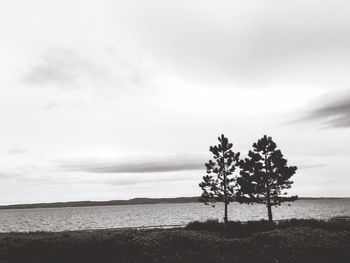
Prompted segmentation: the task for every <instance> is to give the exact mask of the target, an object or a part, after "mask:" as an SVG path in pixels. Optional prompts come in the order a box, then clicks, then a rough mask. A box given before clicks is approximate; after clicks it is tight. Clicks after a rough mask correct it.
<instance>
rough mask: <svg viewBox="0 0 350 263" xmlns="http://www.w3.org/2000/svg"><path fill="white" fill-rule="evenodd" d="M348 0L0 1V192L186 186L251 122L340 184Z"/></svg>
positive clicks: (318, 174)
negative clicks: (224, 140)
mask: <svg viewBox="0 0 350 263" xmlns="http://www.w3.org/2000/svg"><path fill="white" fill-rule="evenodd" d="M349 14H350V3H349V2H348V1H340V0H321V1H320V0H295V1H284V0H265V1H261V0H249V1H247V0H235V1H232V0H217V1H209V0H178V1H165V0H148V1H144V0H128V1H115V0H110V1H108V0H98V1H97V0H96V1H87V0H59V1H58V0H57V1H46V0H31V1H28V0H0V58H1V59H0V70H1V71H0V72H1V74H0V121H1V126H0V127H1V128H0V185H1V191H0V192H1V193H0V203H1V204H11V203H32V202H51V201H69V200H110V199H128V198H133V197H176V196H194V195H200V194H201V190H200V188H199V187H198V184H199V183H200V181H201V178H202V176H203V175H205V169H204V168H205V167H204V162H205V161H207V159H208V158H209V157H210V155H209V151H208V149H209V146H210V145H213V144H216V143H217V136H219V135H220V134H221V133H224V134H225V135H226V136H227V137H228V138H229V140H230V141H232V142H233V143H234V150H236V151H240V152H242V154H243V155H245V154H246V153H247V151H248V150H249V149H250V148H251V145H252V143H253V142H255V141H256V140H257V139H259V138H260V137H262V136H263V135H264V134H267V135H270V136H272V137H273V139H274V140H275V142H276V143H277V145H278V146H279V148H280V149H281V150H282V152H283V153H284V155H285V157H286V158H287V159H288V160H289V164H291V165H296V166H298V167H299V169H298V171H297V174H296V175H295V176H294V182H295V183H294V185H293V187H292V189H291V191H290V193H291V194H297V195H299V196H350V190H349V189H350V188H349V185H350V177H349V176H350V174H349V173H350V168H349V160H350V152H349V150H350V140H349V135H350V129H349V128H350V87H349V85H350V72H349V71H350V16H349Z"/></svg>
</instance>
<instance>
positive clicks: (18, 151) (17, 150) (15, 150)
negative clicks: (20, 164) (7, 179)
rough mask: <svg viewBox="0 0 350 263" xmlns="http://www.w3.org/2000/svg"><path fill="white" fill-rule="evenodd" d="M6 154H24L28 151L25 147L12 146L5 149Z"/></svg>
mask: <svg viewBox="0 0 350 263" xmlns="http://www.w3.org/2000/svg"><path fill="white" fill-rule="evenodd" d="M7 153H8V154H25V153H28V151H27V150H26V149H23V148H18V147H14V148H11V149H9V150H8V151H7Z"/></svg>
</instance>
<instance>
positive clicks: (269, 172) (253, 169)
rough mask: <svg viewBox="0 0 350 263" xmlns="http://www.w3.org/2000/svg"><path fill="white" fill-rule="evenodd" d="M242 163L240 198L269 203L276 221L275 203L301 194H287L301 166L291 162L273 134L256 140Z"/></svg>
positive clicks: (239, 179)
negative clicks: (274, 139) (273, 208)
mask: <svg viewBox="0 0 350 263" xmlns="http://www.w3.org/2000/svg"><path fill="white" fill-rule="evenodd" d="M240 166H241V171H240V175H241V176H240V177H239V178H238V179H237V183H238V185H239V187H240V189H239V191H238V193H237V201H239V202H241V203H262V204H265V205H266V206H267V210H268V218H269V221H272V206H276V207H277V206H279V205H281V203H282V202H286V201H295V200H296V199H297V196H291V197H287V196H286V195H287V192H286V190H287V189H289V188H291V185H292V184H293V181H291V180H290V179H291V177H292V176H293V175H294V174H295V172H296V170H297V167H296V166H288V165H287V160H286V159H285V158H284V157H283V154H282V152H281V151H280V150H278V149H277V145H276V143H275V142H274V141H273V140H272V138H271V137H267V136H266V135H265V136H264V137H263V138H261V139H260V140H258V142H257V143H254V144H253V150H252V151H249V153H248V158H245V159H244V160H242V161H241V162H240Z"/></svg>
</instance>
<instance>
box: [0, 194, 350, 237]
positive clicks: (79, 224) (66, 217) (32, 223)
mask: <svg viewBox="0 0 350 263" xmlns="http://www.w3.org/2000/svg"><path fill="white" fill-rule="evenodd" d="M266 210H267V209H266V207H265V206H263V205H258V204H255V205H243V204H238V203H232V204H230V205H229V219H230V220H242V221H247V220H258V219H266V218H267V216H266V215H267V211H266ZM338 215H345V216H350V199H324V200H299V201H296V202H294V203H291V204H290V206H288V204H282V206H280V207H278V208H274V209H273V216H274V219H288V218H318V219H328V218H330V217H332V216H338ZM209 218H218V219H219V220H222V218H223V204H217V205H216V206H215V207H211V206H206V205H204V204H202V203H187V204H152V205H122V206H99V207H74V208H70V207H68V208H36V209H18V210H0V232H12V231H64V230H83V229H100V228H121V227H141V226H157V225H182V224H187V223H188V222H190V221H193V220H207V219H209Z"/></svg>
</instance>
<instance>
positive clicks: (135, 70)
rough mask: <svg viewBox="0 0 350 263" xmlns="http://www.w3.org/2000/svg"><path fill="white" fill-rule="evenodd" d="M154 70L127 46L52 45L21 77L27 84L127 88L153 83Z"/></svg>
mask: <svg viewBox="0 0 350 263" xmlns="http://www.w3.org/2000/svg"><path fill="white" fill-rule="evenodd" d="M151 75H152V74H151V70H150V69H149V68H147V66H145V65H144V63H143V62H142V61H141V60H140V59H138V58H136V57H135V56H133V55H132V54H131V52H129V51H128V50H127V49H123V48H121V47H118V46H113V47H96V48H91V47H90V48H80V49H77V48H65V47H50V48H47V49H46V51H44V52H43V53H42V54H40V55H39V57H38V60H36V61H34V62H32V65H31V66H29V68H28V69H27V71H26V73H25V74H24V76H23V77H22V79H21V80H22V82H23V83H25V84H28V85H34V86H44V87H48V88H49V87H58V88H60V89H62V88H68V89H69V88H70V89H71V88H82V89H85V90H86V89H88V88H94V89H98V90H99V91H100V92H101V88H113V89H126V88H130V87H139V86H143V87H147V86H150V85H152V84H153V83H152V80H151Z"/></svg>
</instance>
